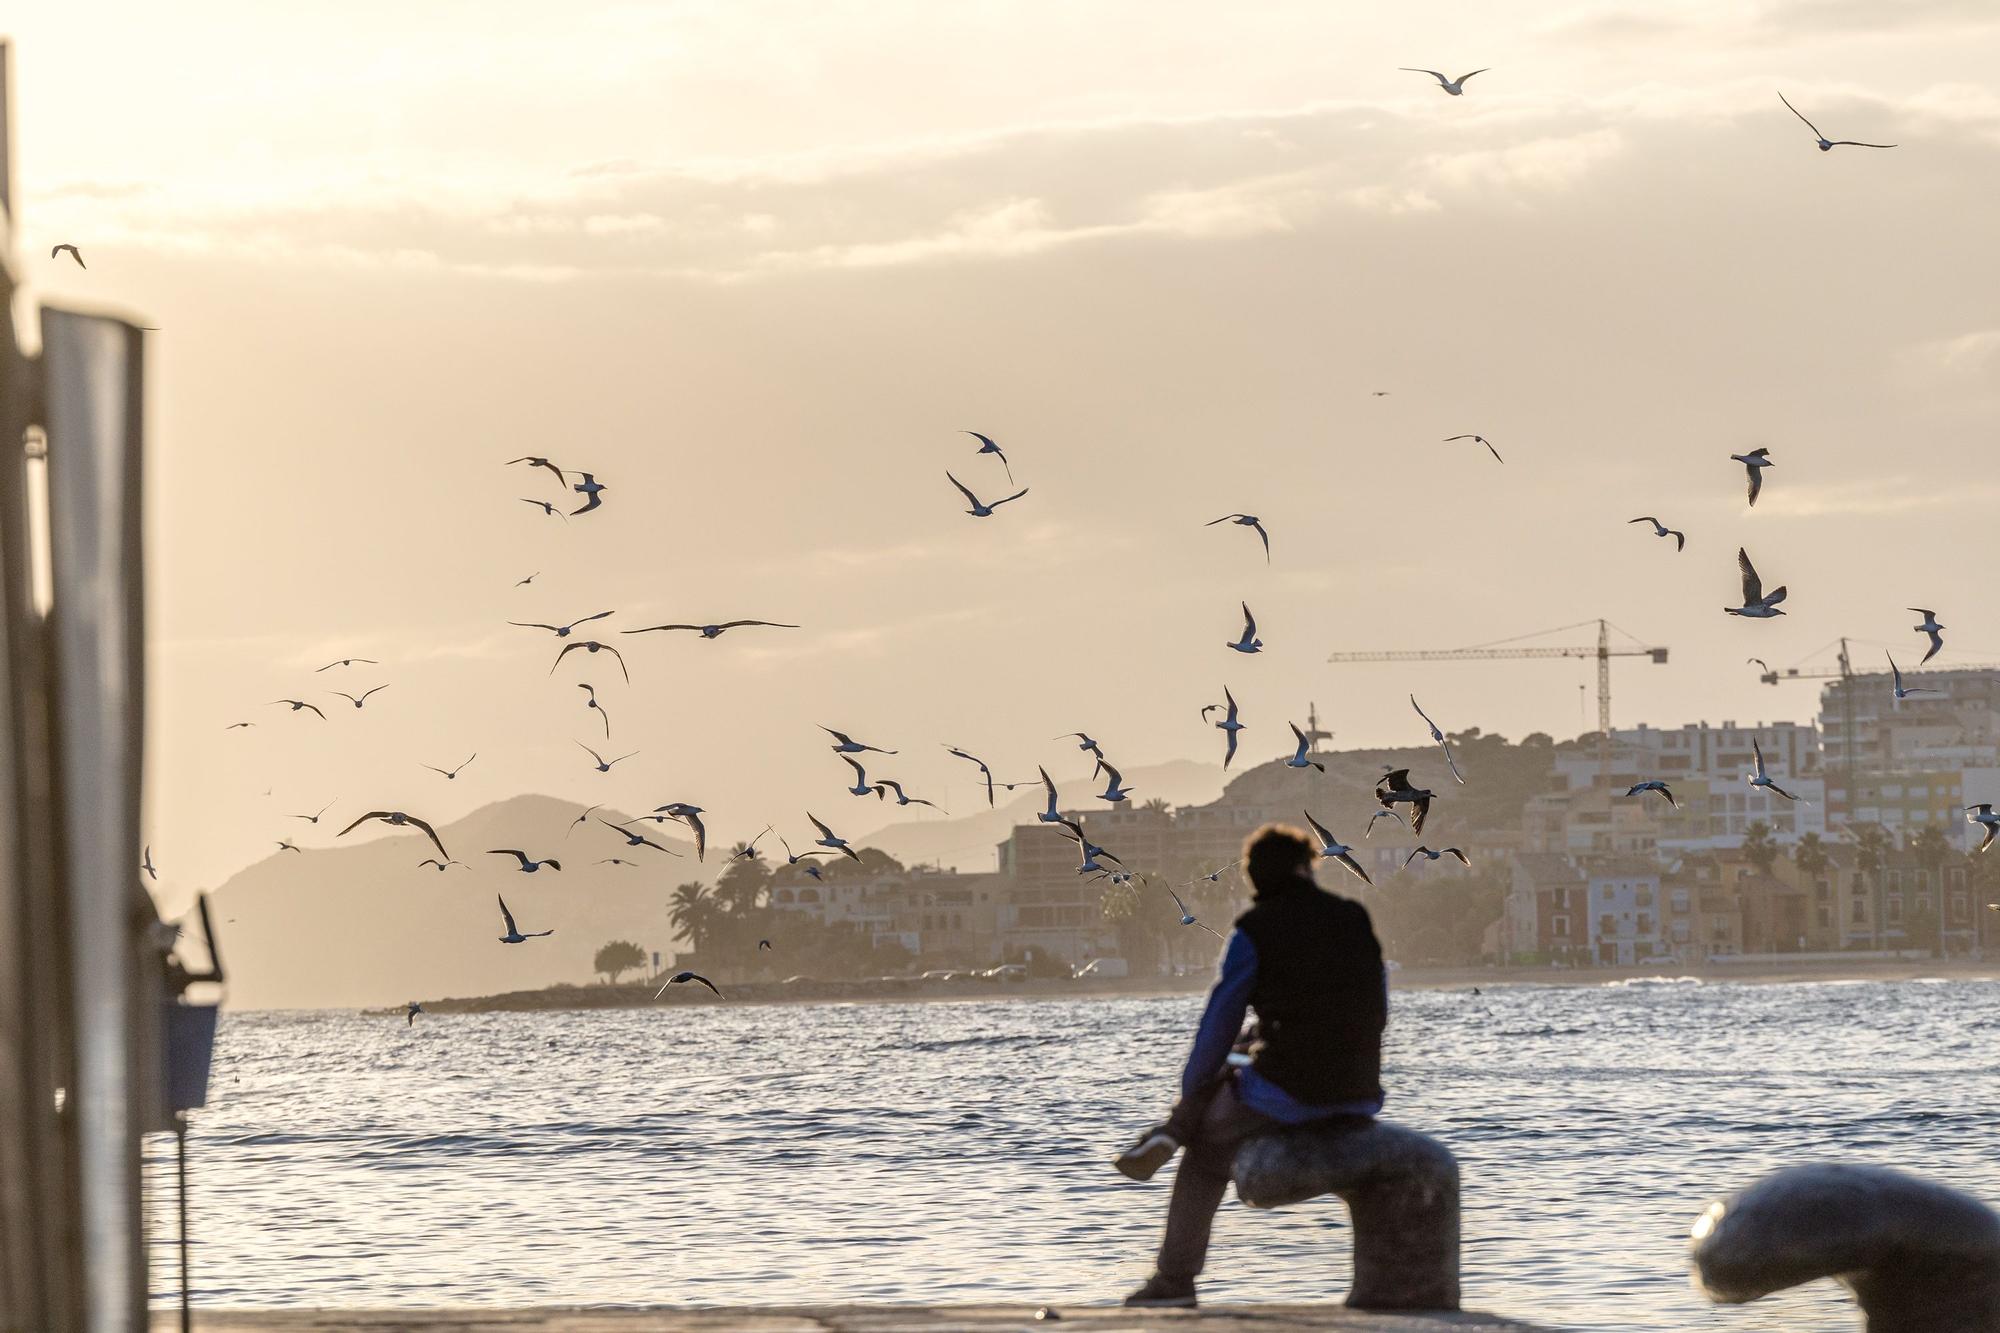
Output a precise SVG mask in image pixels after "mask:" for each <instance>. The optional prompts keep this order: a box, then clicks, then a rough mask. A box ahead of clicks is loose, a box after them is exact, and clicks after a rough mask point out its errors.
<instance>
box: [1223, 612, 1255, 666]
mask: <svg viewBox="0 0 2000 1333" xmlns="http://www.w3.org/2000/svg"><path fill="white" fill-rule="evenodd" d="M1222 646H1223V647H1225V648H1234V649H1235V650H1236V651H1237V652H1239V653H1254V652H1256V651H1257V650H1258V649H1260V648H1262V647H1263V646H1264V641H1263V640H1262V639H1260V638H1258V637H1257V617H1255V616H1253V615H1251V614H1250V603H1248V602H1245V603H1243V637H1242V638H1240V639H1238V640H1237V641H1236V642H1235V643H1225V644H1223V645H1222Z"/></svg>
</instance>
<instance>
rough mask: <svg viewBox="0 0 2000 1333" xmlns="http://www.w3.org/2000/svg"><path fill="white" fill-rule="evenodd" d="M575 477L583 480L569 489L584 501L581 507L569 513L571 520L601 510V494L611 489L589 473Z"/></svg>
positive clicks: (602, 503)
mask: <svg viewBox="0 0 2000 1333" xmlns="http://www.w3.org/2000/svg"><path fill="white" fill-rule="evenodd" d="M576 475H577V476H579V477H582V478H583V480H582V481H580V482H578V483H577V484H576V485H574V486H572V487H570V489H571V490H573V491H575V492H576V493H577V494H578V495H581V496H583V497H584V501H583V505H582V507H580V508H577V509H572V510H570V511H569V512H570V517H572V518H574V517H575V516H576V515H578V514H588V513H589V512H590V511H591V510H593V509H599V508H602V507H603V505H604V497H603V492H605V491H607V490H610V489H611V488H610V487H608V486H606V485H605V484H604V483H603V482H600V481H599V480H598V479H597V478H596V477H595V476H593V475H592V474H591V473H588V472H579V473H577V474H576Z"/></svg>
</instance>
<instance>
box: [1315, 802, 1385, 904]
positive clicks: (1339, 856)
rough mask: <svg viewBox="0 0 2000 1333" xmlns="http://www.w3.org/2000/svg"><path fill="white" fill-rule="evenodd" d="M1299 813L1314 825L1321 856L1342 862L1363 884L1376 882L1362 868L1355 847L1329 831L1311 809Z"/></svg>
mask: <svg viewBox="0 0 2000 1333" xmlns="http://www.w3.org/2000/svg"><path fill="white" fill-rule="evenodd" d="M1299 813H1300V814H1302V815H1304V816H1305V817H1306V823H1308V824H1310V825H1312V831H1313V836H1314V837H1315V838H1318V839H1319V854H1320V855H1321V856H1327V857H1331V858H1333V859H1334V860H1336V861H1338V862H1340V863H1341V864H1342V865H1344V866H1346V867H1347V868H1348V869H1349V870H1352V871H1353V872H1354V873H1355V874H1356V875H1357V876H1359V877H1360V880H1361V882H1362V883H1363V884H1368V885H1373V884H1374V883H1375V881H1374V880H1372V879H1370V878H1368V872H1367V871H1366V870H1363V869H1362V868H1361V863H1360V862H1359V861H1357V860H1355V859H1354V849H1353V848H1352V847H1349V846H1347V845H1346V844H1345V843H1343V842H1341V841H1340V840H1339V839H1338V838H1336V837H1334V836H1333V835H1332V834H1331V833H1329V832H1327V830H1326V825H1324V824H1322V823H1320V822H1319V821H1318V820H1317V819H1314V818H1313V817H1312V812H1311V811H1310V810H1301V811H1300V812H1299Z"/></svg>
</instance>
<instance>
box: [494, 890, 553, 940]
mask: <svg viewBox="0 0 2000 1333" xmlns="http://www.w3.org/2000/svg"><path fill="white" fill-rule="evenodd" d="M493 896H494V897H495V898H496V899H499V902H500V915H501V916H502V917H503V918H505V919H506V922H507V933H506V934H505V935H502V936H501V937H500V942H501V943H502V944H520V943H522V942H523V941H525V940H538V939H540V938H541V937H542V936H544V935H553V934H555V933H556V932H555V928H554V927H550V928H549V929H547V930H531V931H529V932H528V933H527V934H525V935H523V934H522V933H521V929H520V927H519V926H516V925H515V924H514V914H513V913H512V912H510V911H508V910H507V900H506V899H505V898H501V897H500V895H499V894H497V893H496V894H494V895H493Z"/></svg>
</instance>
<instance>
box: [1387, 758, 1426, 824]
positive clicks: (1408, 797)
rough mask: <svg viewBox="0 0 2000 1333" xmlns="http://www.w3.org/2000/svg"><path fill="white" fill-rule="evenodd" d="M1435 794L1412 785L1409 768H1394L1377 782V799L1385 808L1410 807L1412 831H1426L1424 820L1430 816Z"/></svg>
mask: <svg viewBox="0 0 2000 1333" xmlns="http://www.w3.org/2000/svg"><path fill="white" fill-rule="evenodd" d="M1433 795H1434V793H1432V792H1429V791H1426V790H1424V789H1423V788H1422V787H1412V786H1411V785H1410V770H1409V769H1407V768H1392V769H1390V770H1389V771H1388V772H1387V773H1384V774H1383V775H1382V780H1381V781H1380V782H1378V783H1376V784H1375V799H1376V800H1377V801H1378V802H1380V803H1381V806H1382V808H1383V809H1384V810H1393V809H1395V808H1396V806H1397V805H1398V804H1407V805H1408V806H1409V807H1410V832H1412V833H1417V834H1421V833H1422V832H1423V831H1424V820H1425V819H1427V818H1429V817H1430V813H1431V798H1432V796H1433Z"/></svg>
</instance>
